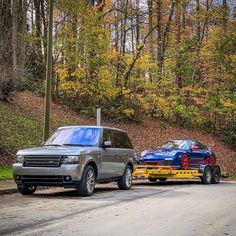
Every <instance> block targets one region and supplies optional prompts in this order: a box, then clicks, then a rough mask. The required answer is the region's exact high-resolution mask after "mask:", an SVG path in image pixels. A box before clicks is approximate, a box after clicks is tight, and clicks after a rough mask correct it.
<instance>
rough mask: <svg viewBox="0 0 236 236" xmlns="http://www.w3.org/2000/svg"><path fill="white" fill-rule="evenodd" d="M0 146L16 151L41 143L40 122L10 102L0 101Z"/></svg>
mask: <svg viewBox="0 0 236 236" xmlns="http://www.w3.org/2000/svg"><path fill="white" fill-rule="evenodd" d="M0 130H1V135H0V146H3V147H7V148H8V149H9V150H11V151H13V152H16V151H17V150H19V149H23V148H26V147H33V146H37V145H39V144H41V143H42V126H41V124H40V123H39V122H38V121H37V120H35V119H34V118H32V117H29V115H28V114H25V113H24V111H21V110H20V109H19V108H18V107H16V106H14V105H13V104H11V103H6V102H0Z"/></svg>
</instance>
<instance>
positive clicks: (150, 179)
mask: <svg viewBox="0 0 236 236" xmlns="http://www.w3.org/2000/svg"><path fill="white" fill-rule="evenodd" d="M148 180H149V181H150V182H153V183H155V182H156V181H157V178H152V177H148Z"/></svg>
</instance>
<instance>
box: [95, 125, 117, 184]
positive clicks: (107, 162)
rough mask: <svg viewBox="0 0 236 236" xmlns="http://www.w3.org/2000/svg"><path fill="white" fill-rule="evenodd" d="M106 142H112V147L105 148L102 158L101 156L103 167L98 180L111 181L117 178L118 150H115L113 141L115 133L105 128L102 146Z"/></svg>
mask: <svg viewBox="0 0 236 236" xmlns="http://www.w3.org/2000/svg"><path fill="white" fill-rule="evenodd" d="M105 141H111V143H112V145H111V147H106V148H103V151H102V156H101V166H100V169H99V173H98V177H97V179H98V180H101V179H104V180H105V179H110V178H113V177H116V176H117V173H116V172H117V171H116V161H117V158H116V150H115V149H114V148H113V146H114V140H113V132H112V130H111V129H107V128H104V129H103V135H102V144H104V142H105Z"/></svg>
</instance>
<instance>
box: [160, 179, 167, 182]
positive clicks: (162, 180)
mask: <svg viewBox="0 0 236 236" xmlns="http://www.w3.org/2000/svg"><path fill="white" fill-rule="evenodd" d="M166 180H167V178H159V181H161V182H165V181H166Z"/></svg>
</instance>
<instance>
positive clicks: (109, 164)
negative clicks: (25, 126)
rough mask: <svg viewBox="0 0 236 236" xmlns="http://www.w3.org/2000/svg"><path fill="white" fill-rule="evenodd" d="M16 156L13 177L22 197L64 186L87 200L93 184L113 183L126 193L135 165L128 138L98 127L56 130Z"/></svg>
mask: <svg viewBox="0 0 236 236" xmlns="http://www.w3.org/2000/svg"><path fill="white" fill-rule="evenodd" d="M16 155H17V156H16V163H15V164H13V176H14V180H15V182H16V184H17V187H18V190H19V192H20V193H21V194H23V195H28V194H33V193H34V192H35V190H36V188H37V186H64V187H65V188H76V189H77V190H78V193H79V194H80V195H83V196H90V195H91V194H92V193H93V192H94V188H95V181H96V182H100V183H102V182H109V181H116V182H117V183H118V187H119V188H120V189H123V190H128V189H130V188H131V184H132V172H133V170H134V167H135V165H136V163H137V159H136V155H135V152H134V150H133V147H132V144H131V142H130V139H129V137H128V135H127V134H126V133H125V132H124V131H123V130H120V129H115V128H108V127H100V126H99V127H98V126H66V127H60V128H59V129H58V130H57V131H56V132H55V133H54V134H53V135H52V136H51V137H50V138H49V139H48V140H47V142H46V143H45V144H44V145H43V146H42V147H37V148H28V149H23V150H20V151H18V152H17V154H16Z"/></svg>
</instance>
